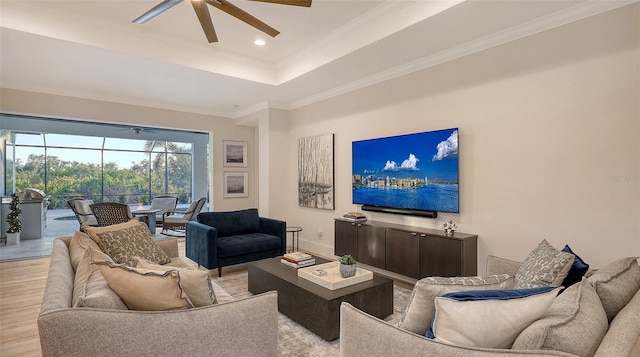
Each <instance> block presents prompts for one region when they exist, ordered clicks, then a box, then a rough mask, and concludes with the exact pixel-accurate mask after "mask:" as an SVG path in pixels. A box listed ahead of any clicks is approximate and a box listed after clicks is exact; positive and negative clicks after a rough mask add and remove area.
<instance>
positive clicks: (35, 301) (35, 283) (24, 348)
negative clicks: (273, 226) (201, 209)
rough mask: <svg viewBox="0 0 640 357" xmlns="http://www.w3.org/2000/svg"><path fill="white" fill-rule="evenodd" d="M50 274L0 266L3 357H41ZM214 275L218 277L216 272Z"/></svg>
mask: <svg viewBox="0 0 640 357" xmlns="http://www.w3.org/2000/svg"><path fill="white" fill-rule="evenodd" d="M178 251H179V253H180V254H179V255H180V256H181V257H184V251H185V249H184V241H178ZM194 265H195V263H194ZM234 270H235V269H234ZM241 270H246V269H241ZM48 271H49V258H37V259H27V260H18V261H11V262H3V263H0V356H1V357H14V356H16V357H17V356H20V357H31V356H34V357H38V356H42V351H41V350H40V338H39V336H38V326H37V322H36V321H37V318H38V313H39V312H40V305H41V304H42V295H43V294H44V286H45V284H46V281H47V272H48ZM238 272H239V271H238ZM229 273H231V272H229ZM225 274H228V273H227V272H225ZM211 275H212V277H213V278H215V277H217V273H215V274H213V272H212V274H211ZM394 284H396V285H399V286H402V287H404V288H405V289H413V284H410V283H407V282H402V281H398V280H394Z"/></svg>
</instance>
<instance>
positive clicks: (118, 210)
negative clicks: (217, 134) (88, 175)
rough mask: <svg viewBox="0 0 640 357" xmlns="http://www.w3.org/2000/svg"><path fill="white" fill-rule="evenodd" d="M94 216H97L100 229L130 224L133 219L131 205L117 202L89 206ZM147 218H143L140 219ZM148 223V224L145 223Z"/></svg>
mask: <svg viewBox="0 0 640 357" xmlns="http://www.w3.org/2000/svg"><path fill="white" fill-rule="evenodd" d="M89 207H90V208H91V211H92V212H93V215H94V216H96V221H97V222H98V227H105V226H111V225H114V224H119V223H125V222H129V221H130V220H132V219H133V214H131V209H130V208H129V205H126V204H124V203H117V202H100V203H94V204H91V205H89ZM143 217H144V218H146V217H145V216H141V217H139V218H143ZM145 223H146V222H145Z"/></svg>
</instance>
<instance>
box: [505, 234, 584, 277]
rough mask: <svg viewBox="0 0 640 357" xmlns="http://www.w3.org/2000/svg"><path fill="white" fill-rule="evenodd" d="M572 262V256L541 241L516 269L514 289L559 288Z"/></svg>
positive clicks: (544, 240)
mask: <svg viewBox="0 0 640 357" xmlns="http://www.w3.org/2000/svg"><path fill="white" fill-rule="evenodd" d="M573 260H574V255H573V254H571V253H566V252H561V251H559V250H557V249H556V248H554V247H553V246H552V245H551V244H549V242H547V241H546V239H543V240H542V242H540V244H538V246H537V247H536V249H534V250H533V251H532V252H531V253H529V256H527V259H525V260H524V262H523V263H522V265H521V266H520V269H518V272H517V273H516V284H515V286H514V289H528V288H538V287H542V286H560V284H562V281H563V280H564V278H566V277H567V274H569V269H571V266H572V265H573Z"/></svg>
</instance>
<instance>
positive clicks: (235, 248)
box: [218, 233, 282, 258]
mask: <svg viewBox="0 0 640 357" xmlns="http://www.w3.org/2000/svg"><path fill="white" fill-rule="evenodd" d="M281 244H282V243H281V241H280V237H277V236H274V235H271V234H264V233H247V234H242V235H233V236H227V237H221V238H220V237H219V238H218V257H219V258H226V257H234V256H236V255H244V254H252V253H256V252H262V251H266V250H272V249H280V246H281Z"/></svg>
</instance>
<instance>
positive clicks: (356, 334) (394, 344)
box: [340, 256, 640, 357]
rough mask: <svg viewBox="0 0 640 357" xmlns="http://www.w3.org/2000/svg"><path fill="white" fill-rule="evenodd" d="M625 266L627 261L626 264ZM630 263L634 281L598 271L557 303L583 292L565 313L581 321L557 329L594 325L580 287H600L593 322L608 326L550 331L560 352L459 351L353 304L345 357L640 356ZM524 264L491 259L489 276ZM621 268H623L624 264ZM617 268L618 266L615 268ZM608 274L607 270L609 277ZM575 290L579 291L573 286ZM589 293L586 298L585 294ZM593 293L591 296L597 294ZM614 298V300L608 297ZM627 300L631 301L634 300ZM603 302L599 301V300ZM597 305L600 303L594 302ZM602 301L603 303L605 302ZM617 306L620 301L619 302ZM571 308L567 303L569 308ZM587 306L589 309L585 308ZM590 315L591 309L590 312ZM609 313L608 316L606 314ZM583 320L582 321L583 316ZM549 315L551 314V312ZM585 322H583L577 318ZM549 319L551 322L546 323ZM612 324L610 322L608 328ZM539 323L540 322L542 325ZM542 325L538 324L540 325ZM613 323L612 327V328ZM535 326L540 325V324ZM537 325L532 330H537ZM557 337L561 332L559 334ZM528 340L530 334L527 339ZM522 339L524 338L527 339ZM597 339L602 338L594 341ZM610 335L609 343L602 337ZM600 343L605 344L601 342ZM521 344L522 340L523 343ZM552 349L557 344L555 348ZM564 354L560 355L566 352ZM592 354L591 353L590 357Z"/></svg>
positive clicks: (639, 273)
mask: <svg viewBox="0 0 640 357" xmlns="http://www.w3.org/2000/svg"><path fill="white" fill-rule="evenodd" d="M621 261H622V260H621ZM626 262H628V265H629V266H630V267H631V268H630V269H629V270H632V274H629V276H622V275H615V276H613V278H611V276H609V277H603V276H604V275H605V274H604V272H603V273H602V274H599V273H598V271H596V272H595V273H593V274H591V276H589V278H584V280H583V281H582V282H580V283H579V284H576V285H575V286H576V287H575V288H573V289H572V292H570V291H569V289H567V290H566V291H565V292H563V293H562V294H561V295H559V296H558V297H557V298H556V301H554V304H553V305H552V307H551V308H550V310H549V311H551V310H552V309H553V308H554V305H555V304H556V302H557V301H558V300H559V299H561V297H562V296H563V295H564V294H567V295H565V297H564V298H562V299H564V300H563V301H564V302H566V301H567V299H568V297H569V296H570V295H571V294H574V293H575V291H576V290H577V289H580V294H575V295H574V296H577V297H578V298H579V299H581V300H577V301H580V304H576V305H579V306H575V307H572V306H565V307H564V308H565V309H567V308H568V309H569V310H571V309H574V310H575V315H574V316H573V317H571V318H565V319H564V320H562V319H560V320H562V321H557V319H556V321H555V322H554V323H555V328H556V329H557V328H565V327H567V326H568V325H570V324H571V323H572V322H573V321H575V320H577V319H578V318H581V319H583V321H585V320H584V319H587V320H588V319H590V317H588V315H585V314H586V312H583V311H582V309H583V305H582V301H583V299H586V297H587V296H588V295H589V294H587V293H586V291H587V289H586V286H584V285H583V286H582V287H580V284H583V283H584V284H589V287H588V288H589V290H590V289H591V287H592V286H593V287H594V290H595V291H597V295H595V294H593V296H592V298H591V302H590V303H589V304H591V305H592V306H596V307H597V308H598V309H599V311H600V312H599V314H600V315H598V316H597V317H594V318H593V320H603V322H602V323H603V324H604V325H605V326H604V328H603V329H602V332H601V333H598V332H593V330H592V329H591V328H585V327H582V326H580V327H577V326H576V325H573V326H570V327H571V328H572V330H570V331H568V332H567V331H564V333H566V335H562V336H557V335H556V336H554V335H553V334H554V330H553V328H551V329H547V330H545V332H544V333H545V334H546V338H547V340H550V339H554V338H555V339H556V341H555V343H556V345H557V346H559V347H558V348H553V347H549V346H545V347H543V348H539V349H533V350H531V349H528V350H526V349H515V348H516V346H515V345H516V344H514V347H513V348H512V349H487V348H467V347H461V346H454V345H449V344H444V343H440V342H437V341H435V340H431V339H428V338H426V337H424V336H421V335H419V334H417V333H414V332H410V331H407V330H405V329H402V328H401V327H400V326H399V325H391V324H389V323H387V322H385V321H382V320H380V319H377V318H375V317H373V316H370V315H368V314H366V313H364V312H362V311H360V310H358V309H356V308H355V307H353V306H352V305H350V304H348V303H343V304H342V306H341V316H340V355H341V356H345V357H346V356H348V357H357V356H367V357H370V356H392V355H394V356H448V357H456V356H461V357H462V356H464V357H468V356H520V355H523V356H577V355H581V356H582V355H587V354H586V353H585V354H576V353H567V352H566V351H567V350H572V348H573V347H576V348H582V347H583V346H585V345H589V344H592V345H593V346H594V347H593V348H592V350H595V353H594V354H593V355H594V356H596V357H612V356H616V357H624V356H629V357H631V356H640V290H638V288H639V286H640V270H638V263H637V261H636V260H635V258H626ZM520 264H521V263H520V262H515V261H511V260H507V259H502V258H498V257H492V256H490V257H489V259H488V261H487V275H493V274H509V275H515V274H516V272H517V271H518V268H519V266H520ZM615 264H617V265H620V262H618V261H617V262H616V263H615ZM615 264H614V265H615ZM605 269H606V268H603V269H602V271H604V270H605ZM612 283H613V284H617V286H615V289H610V286H607V284H612ZM572 287H573V286H572ZM583 287H584V290H585V292H582V290H583ZM594 290H590V291H594ZM607 295H608V296H607ZM622 296H627V297H630V299H627V298H623V299H621V297H622ZM598 297H599V299H598ZM594 300H595V301H594ZM601 300H602V301H603V302H601ZM611 300H614V301H613V302H612V301H611ZM611 303H613V304H618V305H620V306H618V307H617V308H616V310H617V309H618V308H619V309H620V310H619V311H614V312H617V314H614V313H612V311H610V309H608V308H607V307H606V306H605V307H604V309H603V308H602V307H598V306H597V304H603V305H608V304H611ZM565 304H566V303H565ZM585 305H587V304H586V303H585ZM585 310H586V308H585ZM605 312H606V316H605V315H604V313H605ZM578 314H582V315H580V316H579V315H578ZM547 315H549V312H547ZM575 316H579V317H575ZM546 317H547V316H545V318H546ZM607 318H609V322H607ZM537 322H539V321H537ZM537 322H536V323H537ZM607 323H608V325H607ZM534 324H535V323H534ZM533 326H534V325H533V324H532V325H531V326H530V327H533ZM555 332H557V331H555ZM522 334H524V332H523V333H522ZM522 334H521V335H520V336H519V337H518V338H519V339H520V338H521V337H522ZM592 334H594V335H596V336H598V337H596V338H591V337H590V336H591V335H592ZM602 335H604V337H602ZM598 340H600V342H598ZM517 341H518V340H517ZM551 344H552V343H551ZM561 349H562V350H564V351H565V352H563V351H560V350H561ZM590 354H591V353H589V355H590Z"/></svg>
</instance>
